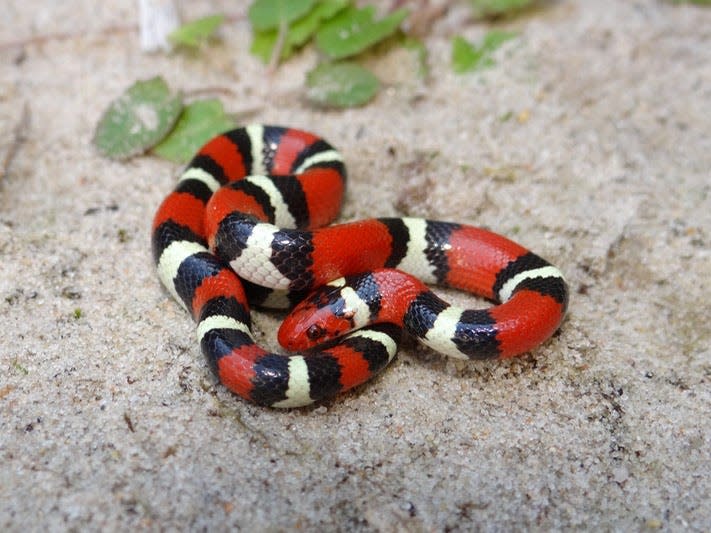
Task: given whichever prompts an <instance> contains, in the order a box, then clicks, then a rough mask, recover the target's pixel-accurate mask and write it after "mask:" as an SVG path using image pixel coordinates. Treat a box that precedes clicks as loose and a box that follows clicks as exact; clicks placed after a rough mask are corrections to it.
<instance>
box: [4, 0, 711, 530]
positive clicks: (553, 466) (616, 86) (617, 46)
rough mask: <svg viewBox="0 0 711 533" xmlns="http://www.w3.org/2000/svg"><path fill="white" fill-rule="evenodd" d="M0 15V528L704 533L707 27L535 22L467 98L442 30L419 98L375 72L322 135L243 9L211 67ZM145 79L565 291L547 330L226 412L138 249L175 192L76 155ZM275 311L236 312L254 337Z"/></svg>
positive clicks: (212, 7)
mask: <svg viewBox="0 0 711 533" xmlns="http://www.w3.org/2000/svg"><path fill="white" fill-rule="evenodd" d="M109 4H111V5H112V6H115V7H111V8H109V7H108V5H109ZM235 9H237V14H239V13H241V14H244V11H245V5H244V4H242V5H241V6H238V7H237V8H235V7H234V4H233V3H231V2H228V1H226V0H225V1H213V2H194V3H191V4H190V10H186V13H185V15H186V16H187V17H191V16H196V15H202V14H207V13H212V12H228V13H229V12H234V10H235ZM230 10H233V11H230ZM3 11H4V13H3V15H2V22H0V46H1V48H0V157H2V158H5V154H6V153H7V152H8V150H11V148H12V146H13V137H14V135H13V130H14V129H15V127H16V125H17V124H18V123H20V122H21V121H22V116H23V106H26V108H27V110H28V116H29V121H28V123H27V128H26V130H25V134H24V139H23V141H22V142H21V143H20V144H19V146H18V147H17V148H18V149H17V153H16V156H15V157H14V161H13V162H12V165H11V166H10V168H9V171H8V172H7V173H6V175H4V177H3V178H2V182H0V257H1V262H0V265H1V266H0V269H1V272H2V275H1V276H0V296H1V297H2V298H0V324H1V326H0V327H1V328H2V337H1V339H0V529H3V530H11V531H28V530H46V529H50V530H63V529H70V530H99V529H109V530H116V529H123V530H127V529H133V528H139V529H142V530H171V529H185V530H201V529H210V530H225V529H228V528H231V527H239V528H243V529H245V530H247V529H252V528H257V529H269V530H272V531H280V530H287V529H302V530H313V529H314V528H316V527H318V528H319V529H325V530H360V531H444V530H449V531H452V530H454V531H458V530H461V531H464V530H471V529H476V530H492V531H493V530H511V529H519V530H521V529H534V530H549V529H559V530H560V529H568V528H571V527H574V528H579V529H586V530H593V529H594V530H600V529H603V530H610V529H618V530H621V529H627V530H635V531H639V530H647V529H649V530H655V529H664V530H676V531H678V530H682V529H687V530H697V531H702V530H707V531H708V530H709V528H710V527H711V500H710V499H709V497H708V495H709V494H710V493H711V475H710V474H711V467H710V466H709V465H710V464H711V452H710V450H711V426H710V425H709V413H711V389H710V388H709V379H710V376H711V360H710V358H709V355H710V352H709V342H710V340H711V338H710V337H711V329H710V326H709V316H711V303H710V302H711V298H710V297H709V296H710V294H709V280H711V260H710V257H709V255H710V254H709V251H710V239H711V235H710V234H709V232H710V231H711V214H710V213H711V201H710V200H709V192H710V191H709V190H710V185H711V180H709V169H711V132H710V129H711V128H710V126H709V124H710V121H709V117H711V103H710V102H711V33H710V31H711V9H703V8H698V7H697V8H694V7H689V6H672V5H670V4H668V3H665V2H662V1H657V0H649V1H631V0H630V1H620V0H601V1H596V2H584V1H582V0H580V1H573V0H561V1H559V2H553V3H552V4H550V5H549V7H547V8H546V9H543V10H540V11H538V12H536V13H533V14H531V15H530V16H526V17H523V18H521V19H519V20H517V21H515V22H514V23H512V24H511V25H510V27H513V28H515V29H517V31H519V32H520V34H521V37H520V38H519V39H518V40H517V41H515V42H514V43H511V44H510V45H509V46H507V47H506V48H505V49H503V50H502V51H501V53H500V54H499V55H498V56H497V57H498V65H497V66H496V67H495V68H493V69H491V70H489V71H486V72H484V73H481V74H472V75H466V76H458V75H455V74H453V73H452V72H451V69H450V67H449V42H450V39H451V37H452V35H453V34H455V33H461V34H464V35H465V36H466V37H468V38H470V39H479V38H481V36H482V35H483V33H484V32H485V31H486V29H487V28H486V26H485V25H482V24H473V23H471V22H467V21H466V20H464V19H463V18H462V14H463V11H462V10H461V9H453V10H452V12H451V14H449V15H448V16H447V17H445V18H444V19H443V20H441V21H439V22H438V23H437V24H436V25H435V26H434V27H433V28H432V31H431V34H430V35H429V36H428V38H427V40H426V44H427V48H428V50H429V52H430V62H431V73H430V77H429V79H428V80H427V81H425V82H421V81H419V80H418V79H417V78H416V77H413V76H412V68H411V64H410V63H408V56H407V55H406V56H402V54H400V53H397V52H391V53H390V55H389V56H388V57H386V58H383V59H381V60H380V61H379V63H378V65H377V66H378V68H379V73H380V75H381V76H382V77H383V78H384V79H385V81H386V82H387V89H386V90H385V91H383V92H382V93H381V94H380V95H379V97H378V98H377V100H376V101H374V102H373V103H371V104H370V105H368V106H367V107H365V108H362V109H358V110H350V111H343V112H326V111H320V110H317V109H313V108H311V107H310V106H309V105H308V104H307V103H306V102H305V101H304V98H303V91H302V83H303V75H304V72H305V71H306V70H308V69H309V68H310V67H311V66H312V65H313V64H314V62H315V61H316V55H315V54H314V52H313V51H306V52H305V53H304V54H302V55H301V56H299V57H298V58H296V59H295V60H294V61H292V62H290V63H289V64H287V65H285V66H284V67H283V68H282V69H280V70H279V71H278V72H277V73H276V75H275V76H274V77H273V78H271V79H270V78H267V77H266V75H265V73H264V69H263V66H262V65H261V64H260V63H259V62H258V61H256V60H255V59H254V58H253V57H251V56H250V55H249V54H248V52H247V48H248V44H249V30H248V25H247V24H246V22H245V20H244V18H243V17H242V18H240V17H237V20H236V21H235V22H233V23H231V24H230V25H228V26H227V27H226V28H225V30H224V32H223V35H224V40H223V42H222V44H221V45H218V46H215V47H213V48H210V49H209V52H208V54H204V55H199V56H187V55H145V54H142V53H141V52H140V51H139V47H138V36H137V32H136V31H135V27H134V26H135V24H136V20H137V15H136V11H135V3H134V2H132V1H128V0H126V1H123V2H111V3H108V2H107V3H95V2H91V1H89V0H71V1H67V2H62V3H56V2H52V1H47V0H45V1H39V0H35V1H29V2H27V1H25V2H20V1H17V0H10V5H9V7H7V6H6V7H4V8H3ZM10 21H11V22H10ZM47 36H49V37H50V38H45V37H47ZM12 42H24V43H25V44H20V45H13V44H11V43H12ZM156 74H161V75H163V76H164V77H165V78H166V79H167V80H168V81H169V82H170V83H171V85H172V86H174V87H179V88H182V89H184V90H186V91H195V90H200V89H204V88H213V89H214V88H218V89H221V91H220V94H221V95H222V99H223V101H224V102H225V104H226V106H227V108H228V109H229V110H231V111H233V112H238V113H241V115H240V120H241V121H244V122H246V121H260V122H266V123H279V124H286V125H292V126H298V127H302V128H308V129H312V130H314V131H316V132H318V133H319V134H322V135H324V136H325V137H326V138H328V139H329V140H331V141H332V142H333V143H334V144H336V145H337V146H338V147H339V148H340V149H341V150H342V151H343V153H344V154H345V158H346V160H347V162H348V165H349V170H350V175H351V183H350V191H349V196H348V201H347V205H346V206H345V207H344V211H343V218H344V219H352V218H360V217H368V216H374V215H379V216H387V215H401V214H408V215H412V216H428V217H431V218H440V219H448V220H458V221H462V222H468V223H473V224H477V225H484V226H487V227H490V228H493V229H495V230H496V231H499V232H501V233H503V234H505V235H508V236H510V237H512V238H514V239H516V240H518V241H519V242H521V243H523V244H525V245H526V246H528V247H529V248H531V249H532V250H534V251H536V252H537V253H539V254H540V255H543V256H545V257H547V258H548V259H549V260H551V261H552V262H553V263H555V264H556V265H558V266H559V267H560V268H561V269H562V270H563V271H564V272H565V274H566V276H567V278H568V280H569V282H570V285H571V288H572V300H571V308H570V313H569V316H568V318H567V319H566V321H565V323H564V324H563V326H562V328H561V330H560V333H559V334H558V335H556V336H555V337H554V338H553V339H551V340H550V341H549V342H547V343H546V344H545V345H544V346H542V347H541V348H540V349H538V350H536V351H535V352H534V353H531V354H529V355H527V356H525V357H523V358H520V359H517V360H514V361H510V362H492V363H482V364H475V363H472V364H469V363H461V362H454V361H451V360H445V359H444V358H442V357H440V356H438V355H437V354H435V353H433V352H430V351H428V350H427V349H424V348H421V347H418V346H416V345H415V344H414V343H412V342H407V343H406V344H405V345H404V346H403V348H402V349H401V351H400V354H399V356H398V357H397V359H396V360H395V362H394V363H393V364H392V365H391V367H390V368H389V369H387V371H386V372H385V373H384V374H382V375H381V376H380V377H379V378H378V379H376V380H375V381H373V382H371V383H370V384H368V385H366V386H363V387H361V388H359V389H357V390H356V391H354V392H352V393H348V394H345V395H342V396H340V397H338V398H337V399H336V400H334V401H332V402H329V403H326V404H323V405H319V406H316V407H313V408H308V409H301V410H292V411H275V410H268V409H263V408H259V407H256V406H254V405H250V404H248V403H246V402H244V401H242V400H240V399H239V398H237V397H235V396H233V395H232V394H230V393H229V392H228V391H227V390H225V389H224V388H223V387H222V386H220V385H219V384H218V383H217V382H216V380H215V379H214V377H213V376H212V375H211V374H210V372H209V369H208V367H207V365H206V364H205V362H204V361H203V358H202V356H201V354H200V352H199V348H198V346H197V344H196V343H195V341H194V330H193V329H194V326H193V324H192V322H191V321H190V320H189V318H188V317H187V316H186V314H185V313H184V312H183V310H182V309H180V308H179V307H178V306H177V305H176V304H175V303H174V302H173V301H171V300H170V299H169V297H168V295H167V293H166V292H165V291H164V290H162V289H161V287H160V285H159V282H158V279H157V277H156V275H155V273H154V269H153V265H152V261H151V257H150V252H149V225H150V220H151V218H152V216H153V212H154V210H155V209H156V207H157V205H158V203H159V202H160V201H161V199H162V198H163V197H164V196H165V195H166V194H167V193H168V191H169V190H170V189H171V188H172V185H173V183H174V180H175V177H176V175H177V173H178V172H179V168H178V167H177V166H175V165H171V164H170V163H167V162H164V161H162V160H158V159H156V158H151V157H140V158H136V159H134V160H132V161H130V162H127V163H116V162H110V161H107V160H105V159H102V158H101V157H99V156H98V155H97V153H96V151H95V150H94V149H93V147H92V146H91V143H90V140H91V137H92V133H93V129H94V126H95V124H96V122H97V120H98V118H99V116H100V114H101V112H102V110H103V109H104V108H105V107H106V106H107V104H108V103H109V102H110V101H111V100H112V99H114V98H115V97H116V96H117V95H119V94H120V93H121V91H122V90H123V89H124V88H125V87H127V86H128V85H130V84H131V83H132V82H133V81H134V80H136V79H140V78H149V77H152V76H154V75H156ZM223 89H229V91H224V90H223ZM449 296H450V297H451V298H452V299H453V300H455V301H458V302H459V303H463V302H466V301H468V300H470V298H468V297H467V296H464V295H461V294H458V293H449ZM77 310H79V311H77ZM77 314H80V316H79V317H77ZM279 318H280V316H279V315H276V314H274V315H268V314H258V315H256V316H255V321H256V330H257V335H258V336H259V337H260V338H263V342H264V343H265V344H268V345H270V346H275V343H276V341H275V327H276V325H277V323H278V320H279Z"/></svg>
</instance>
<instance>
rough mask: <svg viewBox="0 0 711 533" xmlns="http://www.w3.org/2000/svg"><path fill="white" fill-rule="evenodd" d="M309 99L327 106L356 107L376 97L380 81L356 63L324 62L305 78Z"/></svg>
mask: <svg viewBox="0 0 711 533" xmlns="http://www.w3.org/2000/svg"><path fill="white" fill-rule="evenodd" d="M306 87H307V92H306V96H307V98H308V99H309V100H311V101H312V102H314V103H316V104H319V105H323V106H327V107H355V106H359V105H363V104H365V103H366V102H368V101H369V100H371V99H372V98H373V96H375V94H376V93H377V92H378V89H379V88H380V82H379V81H378V78H376V77H375V75H373V73H372V72H370V71H369V70H367V69H365V68H363V67H361V66H360V65H358V64H357V63H351V62H342V63H323V64H321V65H319V66H317V67H316V68H315V69H313V70H312V71H311V72H309V73H308V74H307V75H306Z"/></svg>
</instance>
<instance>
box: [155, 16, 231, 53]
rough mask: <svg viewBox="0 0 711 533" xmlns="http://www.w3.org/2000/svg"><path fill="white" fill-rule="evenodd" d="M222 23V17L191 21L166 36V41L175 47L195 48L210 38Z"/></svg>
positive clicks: (223, 19) (223, 17)
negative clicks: (168, 40)
mask: <svg viewBox="0 0 711 533" xmlns="http://www.w3.org/2000/svg"><path fill="white" fill-rule="evenodd" d="M224 21H225V16H224V15H210V16H207V17H203V18H200V19H197V20H193V21H192V22H188V23H187V24H183V25H182V26H180V27H179V28H178V29H177V30H175V31H174V32H172V33H171V34H170V35H168V39H170V41H171V42H172V43H173V44H176V45H182V46H188V47H191V48H196V47H198V46H200V44H202V43H203V42H205V41H207V40H208V39H209V38H210V37H212V35H213V34H214V33H215V30H217V28H219V27H220V25H221V24H222V23H223V22H224Z"/></svg>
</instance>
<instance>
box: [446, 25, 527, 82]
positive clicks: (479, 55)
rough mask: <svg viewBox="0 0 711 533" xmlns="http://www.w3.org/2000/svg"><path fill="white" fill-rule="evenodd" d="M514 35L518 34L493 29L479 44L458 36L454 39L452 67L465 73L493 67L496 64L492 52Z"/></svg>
mask: <svg viewBox="0 0 711 533" xmlns="http://www.w3.org/2000/svg"><path fill="white" fill-rule="evenodd" d="M514 37H516V34H515V33H512V32H506V31H499V30H493V31H490V32H489V33H487V34H486V35H485V36H484V40H483V41H482V43H481V44H480V45H479V46H477V45H474V44H472V43H470V42H468V41H467V40H466V39H464V38H463V37H459V36H457V37H455V38H454V40H453V41H452V68H453V69H454V71H455V72H458V73H463V72H470V71H473V70H479V69H483V68H488V67H492V66H493V65H494V64H495V61H494V58H493V57H492V54H493V53H494V52H495V51H496V50H497V49H498V48H499V47H500V46H501V45H502V44H504V43H505V42H506V41H508V40H510V39H513V38H514Z"/></svg>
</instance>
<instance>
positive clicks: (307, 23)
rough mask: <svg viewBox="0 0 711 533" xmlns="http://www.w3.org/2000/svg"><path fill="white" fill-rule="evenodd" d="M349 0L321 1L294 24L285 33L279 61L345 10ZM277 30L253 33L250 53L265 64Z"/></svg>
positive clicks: (287, 56) (288, 55) (272, 47)
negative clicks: (323, 24)
mask: <svg viewBox="0 0 711 533" xmlns="http://www.w3.org/2000/svg"><path fill="white" fill-rule="evenodd" d="M349 3H350V0H322V1H321V2H319V3H318V4H316V7H314V9H313V10H312V11H311V12H309V13H308V14H307V15H306V16H305V17H302V18H300V19H299V20H297V21H296V22H294V23H293V24H292V25H291V26H290V27H289V29H288V31H287V33H286V38H285V39H284V45H283V48H282V52H281V59H282V60H284V59H288V58H289V57H291V55H292V54H293V53H294V52H295V51H296V49H297V48H299V47H301V46H303V45H304V44H306V42H307V41H308V40H309V39H310V38H311V37H312V36H313V34H314V33H316V30H318V28H319V27H320V26H321V24H322V22H323V21H324V20H328V19H330V18H332V17H333V16H334V15H336V13H338V12H339V11H341V10H343V9H345V8H346V6H347V5H348V4H349ZM278 33H279V32H278V30H276V29H271V30H265V31H255V32H254V38H253V40H252V46H251V48H250V52H252V54H254V55H255V56H257V57H259V58H260V59H261V60H262V61H264V62H265V63H267V62H268V61H269V59H270V58H271V56H272V50H273V49H274V45H275V44H276V41H277V36H278Z"/></svg>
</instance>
